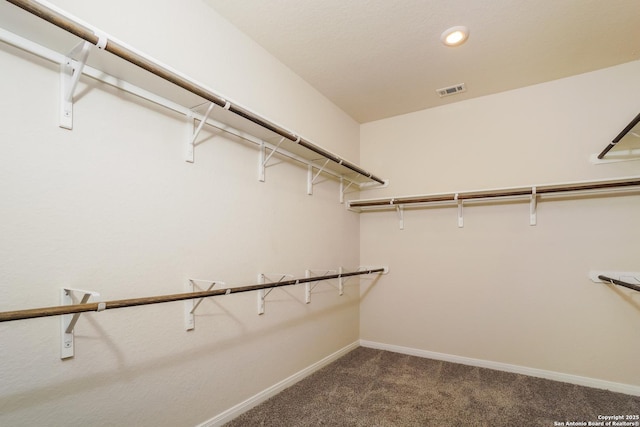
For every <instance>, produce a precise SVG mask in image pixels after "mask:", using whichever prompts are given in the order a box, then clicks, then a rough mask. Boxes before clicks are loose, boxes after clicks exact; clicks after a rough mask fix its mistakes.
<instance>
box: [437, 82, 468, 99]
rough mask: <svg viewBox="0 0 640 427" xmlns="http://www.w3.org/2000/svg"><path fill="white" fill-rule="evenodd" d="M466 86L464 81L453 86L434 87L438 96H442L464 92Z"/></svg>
mask: <svg viewBox="0 0 640 427" xmlns="http://www.w3.org/2000/svg"><path fill="white" fill-rule="evenodd" d="M466 91H467V87H466V86H465V85H464V83H460V84H457V85H455V86H449V87H443V88H442V89H436V92H438V95H440V98H444V97H445V96H451V95H455V94H457V93H460V92H466Z"/></svg>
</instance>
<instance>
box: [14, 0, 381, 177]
mask: <svg viewBox="0 0 640 427" xmlns="http://www.w3.org/2000/svg"><path fill="white" fill-rule="evenodd" d="M7 1H8V2H9V3H12V4H14V5H15V6H18V7H19V8H21V9H23V10H25V11H27V12H29V13H31V14H33V15H36V16H38V17H40V18H42V19H44V20H45V21H47V22H49V23H51V24H53V25H56V26H57V27H60V28H62V29H63V30H65V31H67V32H69V33H71V34H73V35H75V36H77V37H80V38H81V39H83V40H86V41H88V42H90V43H92V44H94V45H97V44H98V42H100V41H101V40H100V37H99V36H98V35H97V34H96V33H94V31H93V30H91V29H89V28H87V27H85V26H83V25H81V24H79V23H77V22H75V21H73V20H71V19H69V18H68V17H66V16H63V15H61V14H60V13H58V12H56V11H54V10H52V9H50V8H48V7H46V6H44V5H42V4H40V3H38V2H37V1H33V0H7ZM104 50H106V51H108V52H111V53H112V54H114V55H116V56H118V57H120V58H122V59H124V60H125V61H128V62H130V63H132V64H134V65H137V66H138V67H140V68H142V69H144V70H146V71H148V72H150V73H152V74H155V75H156V76H158V77H160V78H162V79H164V80H167V81H169V82H171V83H173V84H175V85H176V86H179V87H181V88H183V89H185V90H187V91H189V92H191V93H193V94H195V95H198V96H200V97H202V98H204V99H206V100H207V101H210V102H212V103H214V104H216V105H218V106H220V107H223V108H226V109H228V110H229V111H231V112H233V113H235V114H237V115H239V116H241V117H243V118H245V119H247V120H249V121H251V122H253V123H255V124H257V125H259V126H262V127H263V128H265V129H268V130H270V131H272V132H275V133H277V134H278V135H280V136H282V137H284V138H287V139H288V140H290V141H293V142H295V143H297V144H299V145H301V146H303V147H305V148H306V149H308V150H311V151H313V152H314V153H316V154H319V155H321V156H322V157H324V158H326V159H329V160H331V161H333V162H334V163H337V164H339V165H342V166H344V167H345V168H347V169H349V170H352V171H354V172H356V173H358V174H360V175H362V176H366V177H367V178H369V179H371V180H373V181H376V182H378V183H380V184H384V183H385V181H384V180H383V179H382V178H380V177H377V176H375V175H373V174H372V173H370V172H367V171H366V170H364V169H362V168H361V167H359V166H356V165H354V164H353V163H351V162H348V161H346V160H344V159H341V158H340V157H338V156H336V155H334V154H333V153H330V152H329V151H327V150H325V149H323V148H320V147H318V146H317V145H315V144H313V143H312V142H310V141H308V140H306V139H304V138H302V137H300V136H299V135H296V134H294V133H293V132H291V131H289V130H287V129H284V128H282V127H281V126H278V125H276V124H275V123H272V122H270V121H269V120H267V119H265V118H263V117H260V116H258V115H257V114H255V113H253V112H251V111H249V110H247V109H246V108H243V107H241V106H239V105H234V104H231V103H230V102H228V101H227V100H226V99H224V98H223V97H221V96H220V95H217V94H215V93H213V92H211V91H209V90H208V89H206V88H204V87H202V86H200V85H198V84H196V83H194V82H192V81H190V80H188V79H186V78H184V77H182V76H180V75H178V74H176V73H174V72H172V71H170V70H168V69H166V68H165V67H163V66H161V65H159V64H157V63H155V62H153V61H151V60H149V59H148V58H145V57H143V56H141V55H139V54H137V53H135V52H133V51H131V50H130V49H127V48H126V47H124V46H121V45H120V44H118V43H117V42H115V41H113V40H111V39H109V40H107V41H106V46H104Z"/></svg>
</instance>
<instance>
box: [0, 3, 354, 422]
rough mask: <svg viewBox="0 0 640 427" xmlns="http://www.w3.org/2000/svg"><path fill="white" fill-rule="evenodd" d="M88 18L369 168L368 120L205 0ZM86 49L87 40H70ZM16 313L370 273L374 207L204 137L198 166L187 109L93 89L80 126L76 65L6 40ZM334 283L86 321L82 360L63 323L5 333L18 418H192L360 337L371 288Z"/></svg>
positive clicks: (3, 208)
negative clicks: (188, 285)
mask: <svg viewBox="0 0 640 427" xmlns="http://www.w3.org/2000/svg"><path fill="white" fill-rule="evenodd" d="M55 4H56V5H58V6H60V7H61V8H63V9H65V10H67V11H69V12H70V13H72V14H74V15H76V16H78V17H79V18H80V19H82V20H84V21H87V22H89V23H91V24H92V25H94V26H96V27H98V28H100V29H102V30H104V31H105V32H107V33H109V34H111V35H113V36H115V37H117V38H119V39H121V40H123V41H125V42H126V43H127V44H129V45H131V46H133V47H135V48H137V49H139V50H140V51H143V52H145V53H148V54H149V55H151V56H154V57H156V58H157V59H159V60H160V61H162V62H164V63H166V64H168V65H170V66H172V67H174V68H176V69H178V70H179V71H181V72H183V73H185V74H187V75H190V76H192V77H193V78H195V79H196V80H199V81H201V82H203V83H204V84H206V85H207V86H209V87H211V88H214V89H215V90H217V91H219V92H220V93H221V94H223V95H228V96H229V97H231V98H232V99H234V100H235V101H237V102H239V103H241V104H243V105H245V106H247V107H250V108H252V109H253V110H255V111H257V112H259V113H261V114H263V115H265V116H267V117H269V118H271V119H272V120H274V121H276V122H279V123H281V124H283V125H286V126H287V127H289V128H291V129H292V130H294V131H296V132H299V133H300V134H301V135H303V136H305V137H306V138H308V139H310V140H312V141H314V142H316V143H317V144H319V145H321V146H323V147H325V148H327V149H329V150H332V151H334V152H336V153H339V154H340V155H342V156H344V157H346V158H347V159H349V160H352V161H358V138H359V126H358V124H357V123H355V122H354V121H353V120H351V119H350V118H349V117H347V116H346V115H345V114H344V113H342V112H341V111H340V110H339V109H337V108H336V107H335V106H333V105H332V104H331V103H329V102H328V101H327V100H326V99H325V98H323V97H321V96H320V95H319V94H318V93H317V92H316V91H315V90H313V89H312V88H311V87H309V86H308V85H307V84H306V83H305V82H304V81H302V80H301V79H300V78H299V77H297V76H295V75H294V74H293V73H292V72H291V71H290V70H289V69H287V68H285V67H284V66H283V65H282V64H280V63H279V62H277V61H276V60H275V59H273V58H272V57H270V56H269V55H268V54H266V53H265V52H264V51H263V50H262V49H261V48H259V47H258V46H257V45H256V44H255V43H253V42H251V41H250V40H249V39H248V38H246V37H245V36H244V35H242V34H241V33H239V32H238V31H237V30H236V29H234V28H233V27H232V26H230V25H229V24H228V23H226V22H225V21H224V20H222V19H221V18H220V17H219V16H218V15H216V14H215V13H214V12H213V11H212V10H211V9H210V8H208V7H207V6H206V5H204V4H203V3H202V2H200V1H176V0H163V1H160V2H159V1H136V2H130V1H124V0H117V1H111V2H109V3H108V4H103V3H101V4H98V3H95V2H85V1H80V0H58V1H55ZM70 48H71V46H70ZM0 67H1V68H2V70H3V71H2V74H3V78H2V79H0V93H2V97H1V100H0V117H1V120H2V126H1V128H0V143H1V144H2V151H1V155H0V200H2V202H1V203H0V236H1V238H0V307H1V308H0V310H2V311H9V310H18V309H24V308H33V307H43V306H54V305H58V304H59V289H60V288H61V287H63V286H69V287H74V288H81V289H90V290H94V291H98V292H100V293H101V295H102V299H103V300H115V299H124V298H133V297H140V296H152V295H162V294H171V293H180V292H183V291H184V285H185V282H186V280H187V279H188V278H197V279H218V280H224V281H226V282H227V284H228V285H229V286H234V285H245V284H252V283H256V279H257V277H256V276H257V274H258V273H260V272H266V273H292V274H294V275H296V276H298V277H301V276H304V270H305V269H306V268H318V269H321V268H337V267H338V266H341V265H343V266H345V267H356V266H357V265H358V262H359V237H358V236H359V227H358V222H359V217H358V215H357V214H354V213H352V212H347V211H346V210H345V209H344V208H343V206H342V205H340V204H339V203H338V184H337V182H335V181H328V182H323V183H321V184H319V185H317V186H316V187H315V189H314V195H313V196H308V195H307V194H306V173H307V171H306V168H304V167H302V166H300V165H299V164H295V163H290V162H284V163H279V164H277V165H276V166H273V167H269V168H268V170H267V182H266V183H260V182H258V180H257V163H258V150H257V149H256V148H255V146H253V145H251V144H245V143H242V142H238V141H236V140H231V139H229V138H228V137H225V136H224V135H222V134H220V133H216V132H213V131H212V129H205V131H204V133H203V134H202V135H201V137H200V139H201V140H205V141H204V142H203V143H202V144H199V145H198V146H197V148H196V162H195V164H190V163H186V162H185V161H184V160H183V149H184V146H183V144H184V138H185V128H186V124H185V119H184V117H182V116H179V115H177V114H173V113H171V112H169V111H168V110H164V109H162V108H160V107H155V106H153V105H151V104H149V103H147V102H145V101H141V100H139V99H136V98H134V97H132V96H129V95H127V94H125V93H123V92H120V91H118V90H116V89H113V88H109V87H104V86H102V85H99V84H95V83H90V85H89V86H87V81H86V80H83V81H81V83H80V87H79V89H78V92H77V93H78V95H77V97H76V98H77V100H76V103H75V117H74V129H73V131H68V130H63V129H60V128H58V126H57V114H58V78H59V77H58V71H57V69H56V67H53V66H51V65H50V64H49V63H47V62H45V61H42V60H39V59H36V58H35V57H33V56H31V55H29V54H24V53H20V52H18V51H16V50H15V49H13V48H10V47H7V46H5V45H2V46H0ZM357 283H358V281H357V280H353V281H350V282H349V285H347V287H346V290H345V295H344V296H343V297H339V296H338V292H337V290H336V289H335V288H334V287H332V286H330V285H329V284H326V283H325V284H323V283H321V284H319V285H318V286H317V288H316V289H315V291H314V293H313V296H312V303H311V304H310V305H306V304H304V286H298V287H296V288H291V287H289V288H281V289H276V290H274V291H273V292H272V293H271V294H270V295H269V296H268V297H267V303H266V313H265V314H264V315H263V316H258V315H257V313H256V294H255V293H248V294H238V295H230V296H227V297H221V298H216V299H209V300H206V301H204V302H203V303H202V304H201V306H200V307H199V308H198V311H197V315H196V328H195V330H194V331H191V332H186V331H185V330H184V322H183V303H181V302H176V303H169V304H162V305H155V306H146V307H138V308H129V309H120V310H108V311H106V312H104V313H90V314H84V315H82V316H81V318H80V320H79V322H78V324H77V326H76V352H75V354H76V355H75V358H74V359H71V360H65V361H61V360H60V358H59V322H60V320H59V318H57V317H52V318H42V319H34V320H24V321H16V322H8V323H3V324H0V336H1V337H2V345H0V378H1V379H2V380H1V381H0V425H6V426H9V425H11V426H27V425H28V426H33V425H64V426H87V425H91V426H101V425H105V426H106V425H136V426H144V425H148V426H178V425H180V426H193V425H197V424H199V423H202V422H205V421H207V420H209V419H211V418H212V417H214V416H216V415H217V414H219V413H221V412H223V411H225V410H227V409H228V408H230V407H232V406H234V405H236V404H238V403H240V402H242V401H244V400H245V399H247V398H249V397H251V396H253V395H254V394H256V393H258V392H260V391H262V390H264V389H266V388H268V387H270V386H272V385H273V384H276V383H277V382H279V381H281V380H283V379H284V378H287V377H289V376H290V375H292V374H294V373H296V372H298V371H300V370H301V369H304V368H306V367H308V366H310V365H312V364H313V363H315V362H317V361H319V360H321V359H323V358H324V357H325V356H327V355H329V354H332V353H333V352H335V351H337V350H339V349H341V348H343V347H345V346H347V345H348V344H351V343H353V342H354V341H356V340H357V339H358V333H359V330H358V322H359V305H358V302H359V290H358V287H357Z"/></svg>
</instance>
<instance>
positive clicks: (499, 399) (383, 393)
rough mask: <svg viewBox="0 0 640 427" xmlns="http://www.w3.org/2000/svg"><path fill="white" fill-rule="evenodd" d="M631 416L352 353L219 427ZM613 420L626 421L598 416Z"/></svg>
mask: <svg viewBox="0 0 640 427" xmlns="http://www.w3.org/2000/svg"><path fill="white" fill-rule="evenodd" d="M638 414H640V397H637V396H630V395H626V394H621V393H614V392H610V391H606V390H600V389H593V388H588V387H581V386H577V385H573V384H566V383H562V382H556V381H550V380H545V379H540V378H534V377H529V376H525V375H519V374H512V373H507V372H501V371H495V370H491V369H485V368H478V367H472V366H466V365H459V364H455V363H449V362H442V361H438V360H431V359H424V358H420V357H415V356H407V355H403V354H398V353H391V352H387V351H382V350H374V349H370V348H364V347H359V348H357V349H355V350H353V351H352V352H350V353H348V354H347V355H345V356H343V357H342V358H340V359H338V360H337V361H335V362H333V363H331V364H330V365H328V366H326V367H324V368H322V369H320V370H319V371H317V372H315V373H314V374H312V375H310V376H309V377H307V378H305V379H304V380H302V381H300V382H298V383H296V384H294V385H293V386H291V387H289V388H287V389H286V390H284V391H282V392H281V393H279V394H278V395H276V396H274V397H272V398H271V399H269V400H267V401H265V402H263V403H262V404H260V405H258V406H256V407H255V408H253V409H251V410H250V411H248V412H245V413H244V414H242V415H240V416H239V417H237V418H236V419H234V420H232V421H231V422H229V423H227V424H226V425H225V426H226V427H240V426H242V427H246V426H287V427H294V426H295V427H298V426H358V427H360V426H362V427H364V426H367V427H370V426H381V427H382V426H437V427H446V426H465V427H466V426H492V427H494V426H495V427H499V426H509V427H511V426H561V425H564V426H572V425H573V426H582V425H585V426H587V425H603V426H606V425H607V424H606V422H607V421H612V423H611V424H609V425H610V426H625V425H628V426H629V427H630V426H636V425H640V422H638V421H640V420H637V419H635V420H634V419H633V416H634V415H636V416H637V415H638ZM615 415H630V416H632V417H631V420H624V419H622V420H613V419H609V420H604V419H602V418H599V416H615ZM599 422H602V424H594V423H599ZM618 422H622V423H629V424H614V423H618ZM636 422H638V424H636ZM589 423H592V424H589Z"/></svg>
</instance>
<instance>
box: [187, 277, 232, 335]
mask: <svg viewBox="0 0 640 427" xmlns="http://www.w3.org/2000/svg"><path fill="white" fill-rule="evenodd" d="M201 282H203V283H206V284H208V285H209V286H208V288H207V291H210V290H211V289H213V287H214V286H215V285H223V286H224V285H225V282H221V281H219V280H198V279H189V280H187V283H186V288H185V290H186V292H195V290H196V287H197V286H198V284H199V283H201ZM198 287H199V286H198ZM203 299H204V298H200V299H199V300H198V301H195V300H193V299H189V300H185V302H184V325H185V329H186V330H187V331H192V330H193V329H195V311H196V309H197V308H198V306H199V305H200V303H202V300H203Z"/></svg>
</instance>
